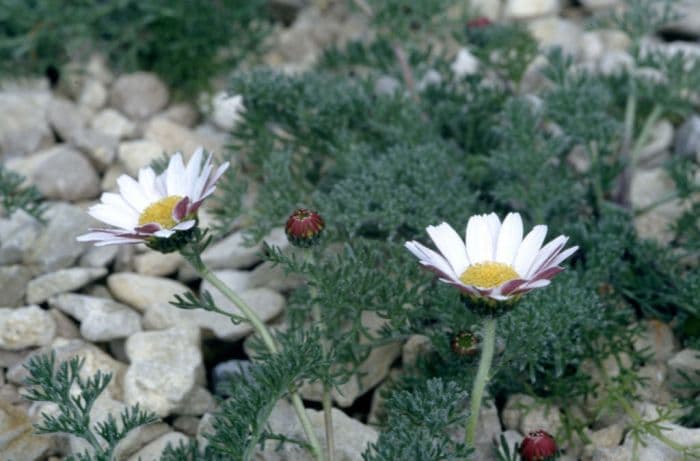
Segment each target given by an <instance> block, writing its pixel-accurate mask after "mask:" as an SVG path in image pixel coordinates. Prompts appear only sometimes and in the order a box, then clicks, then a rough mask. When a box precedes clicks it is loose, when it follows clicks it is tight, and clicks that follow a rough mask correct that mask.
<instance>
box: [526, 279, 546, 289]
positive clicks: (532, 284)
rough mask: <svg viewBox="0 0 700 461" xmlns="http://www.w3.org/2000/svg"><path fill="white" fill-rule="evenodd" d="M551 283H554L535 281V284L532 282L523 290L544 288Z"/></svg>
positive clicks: (542, 280) (544, 280) (543, 280)
mask: <svg viewBox="0 0 700 461" xmlns="http://www.w3.org/2000/svg"><path fill="white" fill-rule="evenodd" d="M550 283H552V281H551V280H547V279H541V280H535V281H534V282H530V283H528V284H527V285H525V286H524V287H521V288H527V289H534V288H544V287H546V286H547V285H549V284H550Z"/></svg>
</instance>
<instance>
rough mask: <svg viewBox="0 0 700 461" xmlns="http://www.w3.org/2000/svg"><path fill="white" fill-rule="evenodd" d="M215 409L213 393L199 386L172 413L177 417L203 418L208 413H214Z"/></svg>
mask: <svg viewBox="0 0 700 461" xmlns="http://www.w3.org/2000/svg"><path fill="white" fill-rule="evenodd" d="M215 408H216V401H215V400H214V396H212V395H211V392H209V391H208V390H207V389H206V388H205V387H203V386H197V387H195V388H194V389H193V390H192V392H190V394H189V396H188V397H187V399H185V400H184V401H183V402H182V403H181V404H180V405H178V406H177V407H176V408H173V410H172V412H173V414H176V415H184V416H201V415H203V414H204V413H206V412H208V411H214V409H215Z"/></svg>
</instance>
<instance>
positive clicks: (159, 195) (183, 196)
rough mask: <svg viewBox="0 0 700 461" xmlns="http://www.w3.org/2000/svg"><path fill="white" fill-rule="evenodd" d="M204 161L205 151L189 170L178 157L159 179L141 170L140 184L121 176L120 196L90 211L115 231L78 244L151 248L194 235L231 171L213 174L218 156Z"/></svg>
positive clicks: (103, 199) (86, 236)
mask: <svg viewBox="0 0 700 461" xmlns="http://www.w3.org/2000/svg"><path fill="white" fill-rule="evenodd" d="M203 155H204V152H203V150H202V148H199V149H197V150H196V151H195V153H194V154H193V155H192V158H191V159H190V161H189V163H188V164H187V166H185V165H184V164H183V162H182V156H181V155H180V154H179V153H177V154H175V155H173V156H172V158H171V159H170V163H169V164H168V168H167V169H166V170H165V171H164V172H163V173H161V174H160V175H158V176H156V174H155V172H154V171H153V169H152V168H151V167H146V168H141V169H140V170H139V176H138V181H137V180H135V179H134V178H132V177H130V176H128V175H122V176H120V177H119V178H118V179H117V184H118V185H119V193H118V194H115V193H110V192H105V193H103V194H102V197H101V198H100V201H101V203H98V204H97V205H94V206H92V207H90V209H89V210H88V213H89V214H90V215H91V216H93V217H94V218H96V219H99V220H100V221H102V222H104V223H106V224H109V225H111V226H115V228H108V229H90V231H91V232H88V233H87V234H83V235H81V236H79V237H78V241H80V242H95V245H96V246H103V245H115V244H123V243H141V242H144V241H146V242H147V243H148V242H152V241H153V240H154V238H160V239H168V238H170V237H172V236H173V235H175V234H176V233H177V232H184V231H189V230H191V229H193V228H194V227H195V226H196V224H197V210H198V209H199V207H200V205H201V204H202V202H203V201H204V199H205V198H207V197H208V196H210V195H211V194H213V193H214V191H215V190H216V182H217V181H218V180H219V178H220V177H221V175H222V174H224V172H225V171H226V169H227V168H228V166H229V164H228V162H226V163H224V164H223V165H221V166H220V167H219V168H218V169H217V170H216V171H215V172H214V174H212V168H213V167H212V164H211V160H212V156H211V154H209V157H208V158H207V160H206V162H204V164H203V165H202V157H203Z"/></svg>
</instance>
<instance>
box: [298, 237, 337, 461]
mask: <svg viewBox="0 0 700 461" xmlns="http://www.w3.org/2000/svg"><path fill="white" fill-rule="evenodd" d="M305 258H306V262H307V264H313V254H312V252H311V250H310V249H307V250H306V254H305ZM310 289H311V292H312V293H311V298H312V299H313V298H314V297H315V296H316V289H315V288H314V287H311V288H310ZM311 312H312V315H313V318H314V323H315V324H316V325H318V327H319V329H320V330H321V349H322V351H323V355H324V356H327V355H328V342H327V341H326V337H325V334H326V325H325V323H324V322H323V317H322V315H321V306H319V305H318V303H314V304H313V307H312V311H311ZM322 402H323V424H324V426H325V430H326V459H327V460H328V461H335V437H334V434H333V401H332V400H331V386H330V385H329V384H328V383H327V382H326V381H325V380H324V381H323V399H322Z"/></svg>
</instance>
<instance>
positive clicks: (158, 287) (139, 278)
mask: <svg viewBox="0 0 700 461" xmlns="http://www.w3.org/2000/svg"><path fill="white" fill-rule="evenodd" d="M107 286H108V287H109V291H110V292H111V293H112V295H113V296H114V298H115V299H117V300H118V301H121V302H123V303H126V304H128V305H130V306H132V307H135V308H136V309H138V310H139V311H145V310H146V309H148V307H149V306H151V305H152V304H158V303H161V304H163V303H165V304H167V303H169V302H170V301H173V300H174V299H175V295H182V294H185V293H186V292H188V291H190V290H189V288H187V287H186V286H185V285H183V284H181V283H180V282H176V281H175V280H171V279H167V278H162V277H153V276H150V275H142V274H134V273H131V272H121V273H117V274H112V275H110V276H109V277H107Z"/></svg>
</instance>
